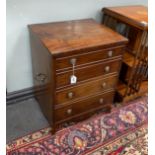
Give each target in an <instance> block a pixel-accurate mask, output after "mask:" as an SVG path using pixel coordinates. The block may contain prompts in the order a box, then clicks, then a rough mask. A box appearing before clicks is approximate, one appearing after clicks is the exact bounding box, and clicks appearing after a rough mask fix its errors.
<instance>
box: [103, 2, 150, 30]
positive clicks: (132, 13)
mask: <svg viewBox="0 0 155 155" xmlns="http://www.w3.org/2000/svg"><path fill="white" fill-rule="evenodd" d="M102 11H103V12H105V13H106V14H109V15H111V16H113V17H115V18H117V19H119V20H121V21H123V22H125V23H127V24H130V25H132V26H135V27H137V28H139V29H142V30H147V29H148V9H147V7H145V6H141V5H137V6H120V7H106V8H103V9H102Z"/></svg>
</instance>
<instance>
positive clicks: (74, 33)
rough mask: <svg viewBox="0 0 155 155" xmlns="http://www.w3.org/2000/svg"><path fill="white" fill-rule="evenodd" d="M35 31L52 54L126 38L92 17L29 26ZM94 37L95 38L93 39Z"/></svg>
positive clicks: (98, 45) (107, 43)
mask: <svg viewBox="0 0 155 155" xmlns="http://www.w3.org/2000/svg"><path fill="white" fill-rule="evenodd" d="M29 27H30V29H31V30H32V31H33V32H34V33H36V34H37V35H38V36H39V37H40V39H41V41H42V42H43V44H44V45H45V47H46V48H47V49H48V50H49V51H50V52H51V53H52V55H53V56H55V55H57V54H59V57H60V55H61V54H62V55H64V54H67V53H69V51H71V52H72V54H74V52H75V51H77V50H78V53H80V52H82V51H79V50H80V49H89V48H90V49H91V48H92V47H93V48H94V47H101V48H103V47H104V46H105V45H118V44H121V43H124V42H127V39H126V38H124V37H122V36H121V35H118V34H117V33H116V32H114V31H112V30H111V29H109V28H107V27H105V26H102V25H100V24H98V23H96V22H95V21H94V20H93V19H87V20H73V21H68V22H55V23H46V24H36V25H31V26H29ZM94 38H95V39H94Z"/></svg>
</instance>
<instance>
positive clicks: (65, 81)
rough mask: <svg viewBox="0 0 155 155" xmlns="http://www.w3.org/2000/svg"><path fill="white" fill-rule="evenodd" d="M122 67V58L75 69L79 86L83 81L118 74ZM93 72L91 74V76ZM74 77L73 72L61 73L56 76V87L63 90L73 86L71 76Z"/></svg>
mask: <svg viewBox="0 0 155 155" xmlns="http://www.w3.org/2000/svg"><path fill="white" fill-rule="evenodd" d="M120 67H121V58H119V59H117V60H116V59H114V60H111V61H104V62H103V63H97V64H94V65H89V66H87V67H81V68H79V69H75V75H76V77H77V84H78V83H81V82H82V81H85V80H88V79H91V78H94V77H96V76H101V75H107V74H111V73H117V72H118V70H119V69H120ZM90 71H91V74H90ZM71 75H72V70H69V71H66V72H61V73H57V74H56V87H57V88H62V87H66V86H71V84H70V76H71Z"/></svg>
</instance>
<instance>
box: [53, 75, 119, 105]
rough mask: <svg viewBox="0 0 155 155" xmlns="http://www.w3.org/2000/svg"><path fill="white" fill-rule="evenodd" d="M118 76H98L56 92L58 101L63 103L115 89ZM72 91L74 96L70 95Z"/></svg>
mask: <svg viewBox="0 0 155 155" xmlns="http://www.w3.org/2000/svg"><path fill="white" fill-rule="evenodd" d="M117 76H118V75H114V76H108V77H106V78H103V77H102V78H98V79H96V78H95V80H93V81H90V82H86V83H83V84H81V85H77V86H75V87H73V88H67V89H64V90H61V91H57V92H56V103H55V104H62V103H64V104H65V103H66V102H71V101H75V100H77V99H79V98H84V97H86V96H91V95H94V94H98V93H101V92H104V91H106V90H110V89H114V88H115V86H116V83H117V80H116V79H117ZM69 93H72V96H69Z"/></svg>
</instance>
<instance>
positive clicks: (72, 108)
mask: <svg viewBox="0 0 155 155" xmlns="http://www.w3.org/2000/svg"><path fill="white" fill-rule="evenodd" d="M113 95H114V92H109V93H104V94H101V95H98V96H95V97H91V98H87V99H85V100H82V102H81V101H78V102H76V103H74V104H71V105H67V106H64V107H63V108H57V109H56V111H55V115H56V121H62V120H63V119H67V118H69V117H74V116H75V115H77V114H80V113H83V112H87V111H90V110H94V109H96V108H102V107H103V106H105V105H107V104H111V103H112V101H113ZM86 107H87V108H86Z"/></svg>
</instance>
